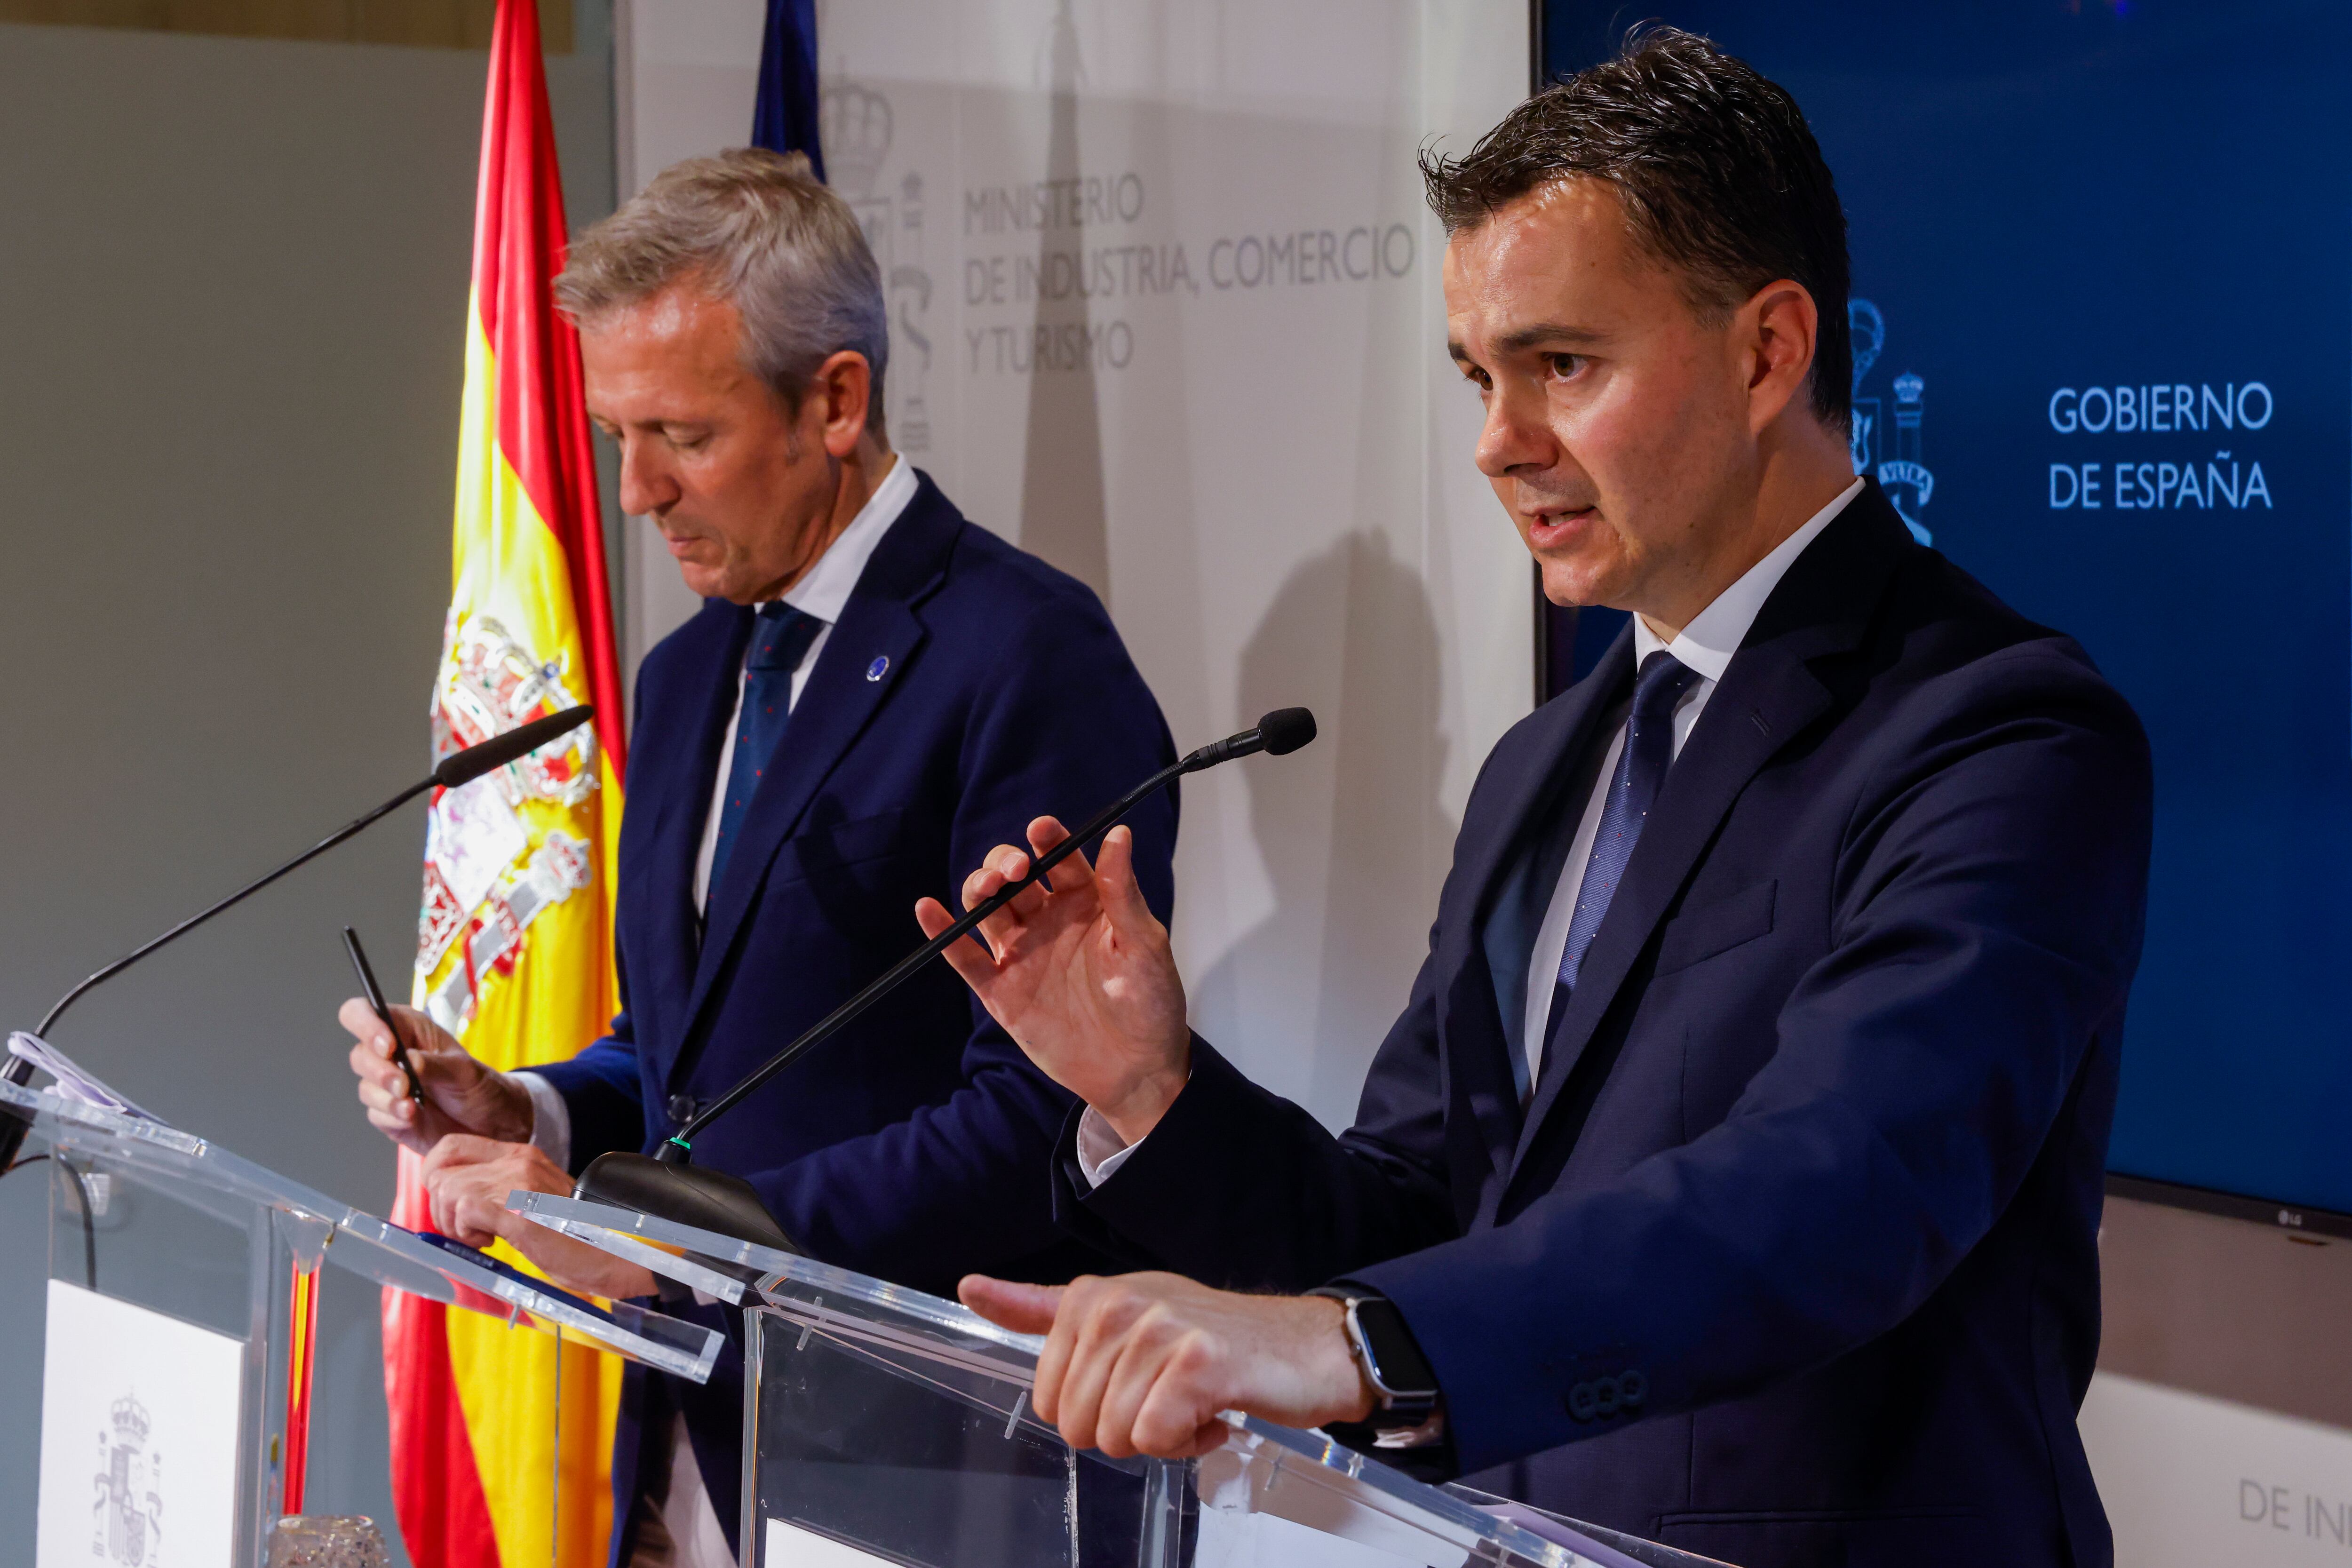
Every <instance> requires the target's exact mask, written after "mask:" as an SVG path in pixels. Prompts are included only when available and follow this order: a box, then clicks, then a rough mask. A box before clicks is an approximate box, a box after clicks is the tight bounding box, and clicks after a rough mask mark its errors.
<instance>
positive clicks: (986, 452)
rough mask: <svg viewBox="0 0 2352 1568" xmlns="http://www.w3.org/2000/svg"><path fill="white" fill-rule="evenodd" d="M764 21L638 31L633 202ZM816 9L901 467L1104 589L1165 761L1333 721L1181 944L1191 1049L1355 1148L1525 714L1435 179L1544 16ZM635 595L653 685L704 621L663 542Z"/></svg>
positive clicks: (1523, 83)
mask: <svg viewBox="0 0 2352 1568" xmlns="http://www.w3.org/2000/svg"><path fill="white" fill-rule="evenodd" d="M761 10H762V7H761V5H760V3H759V0H632V4H630V5H628V7H627V15H626V16H625V22H624V31H623V37H622V45H621V51H622V63H623V73H624V85H623V89H622V98H621V113H622V132H621V139H622V148H623V153H622V164H623V166H622V171H621V180H622V184H623V188H624V191H627V190H632V189H635V187H636V185H637V184H641V183H642V182H643V180H644V179H646V177H649V176H650V175H651V174H653V173H655V172H656V171H657V170H659V169H661V168H662V167H664V166H665V165H667V163H671V162H673V161H675V160H677V159H678V158H681V157H686V156H689V155H691V154H694V153H703V152H708V151H711V150H715V149H717V148H719V147H722V146H728V145H734V144H740V142H742V141H744V140H745V139H746V137H747V134H748V132H749V128H750V124H751V95H752V81H753V71H752V68H753V66H754V64H755V62H756V60H757V58H758V53H759V42H760V26H761ZM818 12H819V20H818V42H819V53H820V64H821V70H822V73H823V77H824V91H825V100H824V125H823V131H824V150H825V157H826V163H827V165H828V168H827V172H828V174H829V176H830V178H831V180H832V183H833V184H834V186H835V188H836V189H837V190H839V191H840V192H841V193H842V194H843V195H845V197H847V198H848V199H849V200H850V201H851V203H852V204H853V205H855V206H856V209H857V211H858V213H859V216H860V217H861V219H862V220H863V221H864V222H865V224H866V229H867V233H868V236H869V237H870V238H871V240H872V241H873V243H874V246H875V248H876V252H877V257H878V258H879V259H880V260H881V263H882V267H883V270H884V274H885V277H886V279H887V282H888V285H889V289H890V297H891V320H892V339H891V363H890V367H889V372H888V405H889V415H890V428H891V434H892V437H893V439H894V442H895V443H896V445H897V446H898V448H899V450H901V451H902V452H904V453H906V454H907V455H908V457H910V458H912V459H913V460H914V461H915V462H916V463H917V464H919V466H921V467H922V468H926V469H928V470H929V472H930V473H931V474H932V475H933V477H935V478H936V479H938V480H939V481H940V485H941V487H942V488H943V489H945V490H946V491H947V493H948V494H949V496H950V497H951V498H952V499H953V500H955V501H956V502H957V503H958V504H959V505H960V506H961V507H962V509H963V510H964V511H965V512H966V513H967V514H968V515H970V516H971V517H972V518H973V519H974V520H976V521H980V522H982V523H983V524H985V525H987V526H988V527H990V528H992V529H994V530H996V531H998V532H1000V533H1002V534H1003V535H1005V536H1006V537H1008V538H1011V539H1013V540H1015V541H1017V542H1020V543H1021V544H1022V545H1024V547H1025V548H1027V549H1030V550H1033V551H1034V552H1037V553H1039V554H1041V555H1043V556H1045V558H1046V559H1047V560H1049V561H1052V562H1053V563H1055V564H1056V565H1059V566H1061V567H1063V568H1064V569H1065V570H1066V571H1069V572H1071V573H1073V574H1076V575H1077V576H1079V577H1081V578H1083V579H1084V580H1086V581H1087V582H1088V583H1090V584H1093V585H1094V587H1095V588H1096V589H1097V592H1099V593H1101V594H1102V595H1103V597H1104V598H1105V600H1106V601H1107V602H1108V605H1110V609H1111V613H1112V616H1113V617H1114V618H1115V619H1116V620H1117V622H1118V626H1119V628H1120V630H1121V632H1122V634H1123V635H1124V636H1125V637H1126V639H1127V642H1128V646H1129V648H1130V649H1131V650H1132V651H1133V653H1134V656H1135V658H1136V660H1137V663H1138V664H1139V666H1140V668H1142V671H1143V673H1144V676H1145V678H1146V679H1149V680H1150V683H1151V687H1152V689H1153V690H1154V691H1155V692H1156V693H1158V695H1159V698H1160V703H1161V705H1162V707H1163V708H1164V709H1165V710H1166V711H1167V715H1168V721H1169V724H1170V726H1171V729H1172V730H1173V731H1175V735H1176V742H1177V745H1178V747H1179V749H1180V750H1181V749H1188V748H1190V747H1192V746H1194V745H1198V744H1200V743H1201V742H1203V741H1205V740H1209V739H1213V738H1214V737H1216V736H1218V735H1223V734H1224V733H1227V732H1228V731H1233V730H1235V729H1238V728H1242V727H1244V725H1246V724H1247V723H1248V722H1250V721H1252V720H1254V719H1255V717H1256V716H1257V715H1258V714H1259V713H1260V712H1262V711H1264V710H1266V709H1270V708H1276V707H1282V706H1287V705H1290V704H1294V703H1296V704H1303V705H1306V706H1308V707H1311V708H1313V709H1314V710H1315V712H1316V715H1317V718H1318V721H1320V724H1321V728H1322V738H1321V739H1320V740H1319V741H1318V742H1317V743H1316V744H1315V745H1314V746H1313V747H1312V748H1310V749H1309V750H1307V752H1301V753H1299V754H1298V755H1297V756H1296V757H1292V758H1289V759H1286V760H1284V761H1280V762H1275V761H1270V760H1263V759H1261V760H1258V761H1254V762H1250V763H1243V764H1240V765H1238V766H1236V767H1234V768H1230V769H1227V770H1224V771H1223V772H1221V773H1215V774H1211V775H1208V776H1207V777H1205V778H1203V779H1201V780H1198V781H1194V782H1193V783H1192V784H1190V785H1189V786H1188V788H1187V791H1186V795H1185V799H1184V813H1183V826H1182V830H1181V843H1180V849H1179V858H1178V868H1177V871H1178V882H1177V919H1176V938H1177V942H1178V950H1179V952H1180V955H1181V958H1182V961H1183V964H1184V970H1185V974H1186V977H1187V979H1188V982H1189V983H1190V984H1191V986H1192V1005H1193V1014H1194V1019H1195V1022H1196V1024H1197V1025H1198V1026H1199V1027H1200V1028H1201V1030H1202V1033H1203V1034H1204V1035H1206V1036H1207V1037H1208V1038H1209V1039H1211V1040H1212V1041H1213V1042H1214V1043H1215V1044H1217V1045H1218V1046H1219V1047H1221V1048H1223V1049H1224V1050H1225V1051H1227V1052H1228V1054H1230V1055H1232V1056H1234V1058H1236V1059H1237V1060H1238V1061H1239V1062H1240V1063H1241V1064H1242V1065H1243V1067H1244V1068H1245V1069H1246V1070H1248V1071H1249V1072H1250V1073H1251V1074H1252V1075H1253V1076H1254V1077H1255V1078H1257V1079H1258V1080H1259V1081H1261V1082H1263V1083H1265V1084H1266V1085H1268V1086H1269V1087H1271V1088H1273V1089H1277V1090H1279V1091H1281V1092H1283V1093H1286V1094H1288V1095H1291V1096H1293V1097H1294V1098H1297V1099H1298V1100H1302V1101H1303V1102H1304V1103H1306V1104H1307V1106H1309V1107H1310V1108H1311V1109H1312V1110H1314V1111H1315V1112H1316V1113H1317V1114H1318V1115H1319V1116H1321V1117H1322V1118H1323V1119H1324V1120H1325V1121H1327V1122H1329V1123H1332V1124H1333V1125H1339V1124H1344V1123H1345V1122H1346V1121H1348V1120H1349V1118H1350V1117H1351V1116H1352V1114H1353V1111H1354V1106H1355V1096H1356V1091H1357V1089H1358V1087H1359V1086H1360V1082H1361V1079H1362V1073H1363V1068H1364V1065H1365V1063H1366V1061H1367V1060H1368V1059H1369V1058H1370V1054H1371V1051H1372V1049H1373V1048H1374V1047H1376V1046H1377V1045H1378V1043H1379V1040H1380V1037H1381V1034H1382V1032H1383V1031H1384V1030H1385V1029H1386V1027H1387V1026H1388V1025H1389V1023H1390V1022H1391V1020H1392V1019H1393V1017H1394V1016H1395V1014H1396V1012H1397V1009H1398V1008H1399V1006H1400V1005H1402V1002H1403V1000H1404V997H1405V994H1406V991H1407V989H1408V988H1409V986H1410V984H1411V983H1412V974H1413V971H1414V968H1415V966H1416V965H1417V963H1419V959H1420V955H1421V952H1422V951H1423V945H1424V943H1425V940H1426V931H1427V928H1428V921H1429V920H1430V918H1431V915H1432V913H1433V910H1434V907H1435V900H1436V894H1437V889H1438V886H1439V883H1440V882H1441V880H1442V879H1443V878H1444V871H1445V867H1446V864H1447V860H1448V858H1449V856H1450V853H1451V847H1452V842H1453V837H1454V829H1455V827H1456V826H1457V824H1458V823H1459V820H1460V816H1461V810H1462V805H1463V801H1464V799H1465V796H1466V795H1467V794H1468V791H1469V786H1470V781H1471V779H1472V777H1473V775H1474V774H1475V771H1476V769H1477V766H1478V763H1480V761H1481V760H1482V759H1483V758H1484V757H1485V755H1486V751H1487V748H1488V747H1489V746H1491V745H1492V744H1493V742H1494V741H1495V739H1496V737H1497V736H1498V735H1499V734H1500V733H1501V732H1502V731H1503V730H1504V729H1505V728H1506V727H1507V726H1508V725H1509V724H1510V723H1511V722H1512V721H1515V720H1517V718H1519V717H1520V716H1521V715H1523V714H1524V713H1526V712H1527V710H1528V707H1529V705H1530V703H1531V701H1532V700H1533V674H1532V664H1533V654H1532V640H1531V639H1532V625H1531V622H1532V615H1531V609H1530V605H1531V597H1530V595H1531V588H1530V586H1529V573H1528V563H1527V556H1526V554H1525V552H1523V551H1522V550H1521V548H1520V546H1519V544H1518V542H1517V538H1516V536H1515V535H1514V533H1513V531H1512V530H1511V528H1510V526H1509V523H1508V521H1507V519H1506V518H1505V517H1504V516H1503V514H1502V512H1501V511H1500V510H1499V508H1497V506H1496V503H1495V501H1494V500H1493V498H1492V496H1491V495H1490V494H1489V492H1488V491H1487V490H1486V486H1485V483H1484V481H1483V480H1481V479H1479V478H1478V476H1477V474H1476V473H1475V470H1474V469H1473V468H1472V467H1471V463H1470V451H1471V443H1472V440H1473V438H1474V437H1475V431H1476V423H1477V405H1476V402H1475V397H1474V395H1472V394H1471V392H1470V391H1469V390H1468V388H1467V387H1465V386H1464V385H1463V384H1461V383H1460V381H1459V378H1458V377H1457V376H1456V375H1455V374H1454V371H1453V370H1452V369H1451V368H1450V367H1449V366H1448V365H1447V364H1446V363H1445V355H1444V311H1443V308H1442V304H1441V301H1440V297H1439V289H1438V261H1439V257H1440V254H1441V252H1442V249H1443V245H1444V237H1443V235H1442V233H1441V232H1440V231H1439V229H1438V228H1437V226H1436V224H1435V223H1434V221H1433V219H1432V218H1430V217H1429V216H1428V214H1427V211H1426V209H1425V208H1424V207H1423V203H1422V200H1421V192H1420V181H1419V177H1418V175H1417V174H1416V172H1415V169H1414V164H1413V153H1414V150H1415V149H1416V148H1417V147H1418V146H1420V145H1421V144H1422V142H1423V141H1424V139H1425V138H1428V137H1430V136H1432V135H1437V136H1441V137H1443V138H1444V141H1445V142H1446V143H1447V144H1448V145H1450V146H1452V147H1453V148H1454V150H1456V151H1460V150H1464V149H1466V147H1467V146H1468V144H1469V142H1471V140H1473V139H1474V138H1475V136H1476V135H1477V134H1478V133H1479V132H1482V131H1484V130H1485V129H1486V127H1487V126H1488V125H1490V124H1492V123H1493V122H1494V121H1496V119H1497V118H1499V117H1500V116H1501V114H1502V113H1503V112H1504V111H1505V110H1507V109H1508V108H1509V107H1510V106H1511V105H1512V104H1513V103H1515V102H1517V100H1519V99H1520V98H1521V97H1522V96H1524V94H1525V91H1526V87H1527V82H1528V10H1527V5H1526V4H1525V0H1281V3H1279V4H1269V3H1267V0H1248V3H1227V4H1212V3H1205V0H1142V3H1137V0H1126V3H1122V4H1112V3H1108V0H835V3H830V4H820V5H819V7H818ZM648 546H653V547H652V548H648ZM629 568H630V582H629V585H628V587H629V600H630V614H629V627H628V630H629V634H630V642H631V645H632V647H631V651H632V653H633V654H635V653H640V652H642V650H643V649H644V648H645V647H647V646H649V645H650V643H651V642H652V641H653V640H654V639H655V638H656V637H659V636H660V635H661V634H662V633H663V632H664V631H666V630H667V628H668V627H669V626H673V625H675V624H676V623H677V620H678V619H680V618H682V616H684V615H685V614H687V613H688V612H689V611H690V610H691V609H692V607H693V604H692V601H691V600H690V599H688V597H687V595H686V594H685V592H684V590H683V589H682V588H681V587H680V586H679V585H678V584H677V574H676V569H675V568H674V567H673V566H672V565H671V563H670V562H669V560H668V558H667V555H666V554H665V553H664V552H662V551H661V550H659V548H658V547H657V541H655V540H653V539H652V538H651V537H650V531H644V532H642V533H640V534H639V535H637V536H636V537H635V538H634V539H633V540H632V543H631V547H630V551H629ZM908 929H909V935H910V937H911V936H912V934H913V929H912V926H911V924H910V926H909V928H908Z"/></svg>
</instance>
